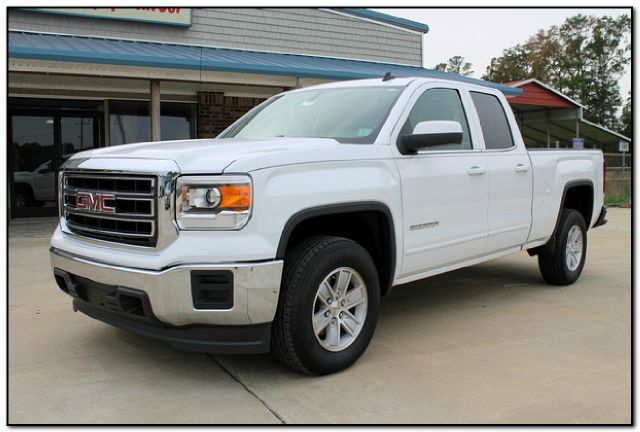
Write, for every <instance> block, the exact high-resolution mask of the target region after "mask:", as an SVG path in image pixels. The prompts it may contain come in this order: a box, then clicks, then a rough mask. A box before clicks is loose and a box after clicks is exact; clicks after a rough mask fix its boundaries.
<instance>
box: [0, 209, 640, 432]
mask: <svg viewBox="0 0 640 432" xmlns="http://www.w3.org/2000/svg"><path fill="white" fill-rule="evenodd" d="M30 223H31V225H30ZM47 223H48V225H47ZM51 228H52V225H51V223H50V222H35V223H34V222H18V223H15V224H12V225H11V229H10V238H9V272H10V276H9V422H10V423H11V424H21V423H282V422H284V423H629V422H630V421H631V214H630V211H629V210H628V209H610V211H609V223H608V224H607V225H606V226H604V227H602V228H598V229H595V230H593V231H590V232H589V250H588V259H587V264H586V267H585V270H584V273H583V275H582V277H581V278H580V280H579V281H578V282H577V283H576V284H574V285H572V286H568V287H562V288H558V287H553V286H549V285H546V284H545V283H544V282H543V281H542V279H541V277H540V276H539V273H538V269H537V263H536V260H535V259H532V258H530V257H529V256H528V255H527V254H526V253H524V252H523V253H520V254H517V255H514V256H509V257H506V258H502V259H498V260H495V261H492V262H489V263H486V264H482V265H478V266H475V267H471V268H468V269H463V270H459V271H456V272H453V273H450V274H446V275H441V276H437V277H434V278H431V279H428V280H425V281H421V282H417V283H413V284H408V285H405V286H402V287H397V288H396V289H395V290H394V292H393V293H392V294H391V295H390V296H389V297H387V298H386V299H385V300H384V301H383V303H382V311H381V316H380V322H379V324H378V330H377V332H376V334H375V336H374V339H373V341H372V343H371V345H370V347H369V349H368V351H367V352H366V353H365V354H364V356H363V357H362V358H361V359H360V361H359V362H358V363H357V364H356V365H355V366H353V367H352V368H350V369H348V370H346V371H344V372H341V373H338V374H335V375H331V376H325V377H308V376H303V375H300V374H297V373H294V372H291V371H289V370H287V369H285V368H284V367H282V366H280V365H279V364H278V363H277V362H276V361H275V360H273V359H272V358H271V357H270V356H269V355H261V356H242V357H232V356H207V355H203V354H193V353H186V352H181V351H178V350H176V349H173V348H171V347H170V346H168V345H165V344H163V343H161V342H156V341H153V340H149V339H145V338H143V337H139V336H137V335H133V334H130V333H127V332H125V331H122V330H119V329H115V328H113V327H110V326H107V325H105V324H102V323H100V322H98V321H95V320H92V319H91V318H88V317H86V316H84V315H82V314H80V313H73V312H72V310H71V301H70V299H69V298H68V297H67V296H66V295H64V294H63V293H62V292H61V291H60V290H59V289H58V288H57V287H56V285H55V283H54V281H53V277H52V275H51V271H50V268H49V262H48V238H47V235H48V233H49V232H50V230H51Z"/></svg>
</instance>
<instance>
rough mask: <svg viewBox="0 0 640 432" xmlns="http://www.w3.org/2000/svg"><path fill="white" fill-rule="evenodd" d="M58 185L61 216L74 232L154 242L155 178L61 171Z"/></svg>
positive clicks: (146, 243)
mask: <svg viewBox="0 0 640 432" xmlns="http://www.w3.org/2000/svg"><path fill="white" fill-rule="evenodd" d="M62 187H63V193H62V208H63V215H64V218H65V220H66V222H67V227H68V228H69V230H71V232H73V233H74V234H77V235H81V236H84V237H90V238H94V239H99V240H107V241H113V242H118V243H126V244H132V245H138V246H155V245H156V241H157V217H156V199H155V197H156V178H155V177H149V176H133V175H131V176H129V175H127V176H123V175H106V174H90V173H87V174H85V173H81V174H80V173H65V174H64V176H63V183H62Z"/></svg>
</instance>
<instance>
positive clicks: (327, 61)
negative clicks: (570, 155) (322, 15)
mask: <svg viewBox="0 0 640 432" xmlns="http://www.w3.org/2000/svg"><path fill="white" fill-rule="evenodd" d="M9 57H10V58H20V59H36V60H51V61H68V62H79V63H91V64H114V65H126V66H142V67H155V68H171V69H189V70H203V71H221V72H242V73H256V74H266V75H286V76H295V77H310V78H321V79H328V80H346V79H359V78H378V77H382V76H384V74H385V73H386V72H391V73H392V74H393V75H394V76H397V77H428V78H445V79H453V80H458V81H463V82H468V83H472V84H479V85H485V86H489V87H493V88H497V89H499V90H501V91H502V92H503V93H504V94H506V95H509V96H517V95H519V94H521V93H522V91H521V90H520V89H517V88H513V87H508V86H504V85H500V84H495V83H490V82H487V81H482V80H478V79H474V78H469V77H463V76H460V75H456V74H448V73H445V72H440V71H434V70H430V69H424V68H421V67H416V66H401V65H394V64H386V63H375V62H367V61H359V60H342V59H335V58H328V57H314V56H305V55H296V54H275V53H267V52H259V51H244V50H234V49H226V48H208V47H195V46H187V45H174V44H167V43H155V42H139V41H129V40H116V39H104V38H94V37H82V36H68V35H57V34H42V33H29V32H15V31H12V32H9Z"/></svg>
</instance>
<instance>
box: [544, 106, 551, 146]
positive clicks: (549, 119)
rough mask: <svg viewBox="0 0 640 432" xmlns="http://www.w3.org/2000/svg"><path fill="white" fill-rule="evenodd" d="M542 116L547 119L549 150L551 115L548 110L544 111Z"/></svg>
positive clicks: (549, 144)
mask: <svg viewBox="0 0 640 432" xmlns="http://www.w3.org/2000/svg"><path fill="white" fill-rule="evenodd" d="M544 115H545V117H546V118H547V148H551V115H550V114H549V108H545V109H544Z"/></svg>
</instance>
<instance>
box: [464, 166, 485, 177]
mask: <svg viewBox="0 0 640 432" xmlns="http://www.w3.org/2000/svg"><path fill="white" fill-rule="evenodd" d="M486 172H487V169H486V168H481V167H479V166H477V165H474V166H472V167H471V168H469V169H468V170H467V174H469V175H470V176H477V175H482V174H484V173H486Z"/></svg>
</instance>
